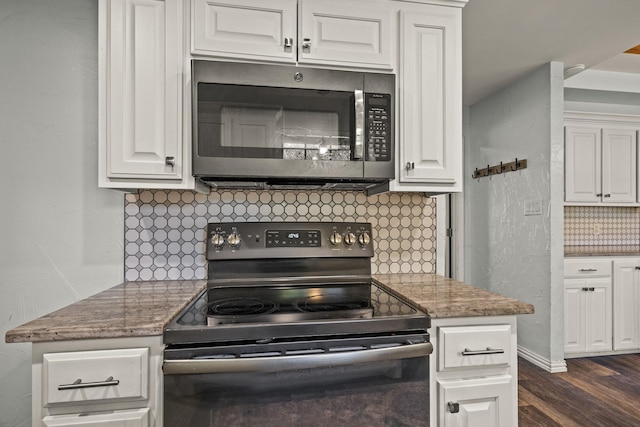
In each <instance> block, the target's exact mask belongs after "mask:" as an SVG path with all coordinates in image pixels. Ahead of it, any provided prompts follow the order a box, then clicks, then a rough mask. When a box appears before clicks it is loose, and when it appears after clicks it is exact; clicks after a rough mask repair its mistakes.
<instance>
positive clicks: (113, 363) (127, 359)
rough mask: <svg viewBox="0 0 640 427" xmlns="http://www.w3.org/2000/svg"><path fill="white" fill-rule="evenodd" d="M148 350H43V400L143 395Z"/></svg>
mask: <svg viewBox="0 0 640 427" xmlns="http://www.w3.org/2000/svg"><path fill="white" fill-rule="evenodd" d="M148 366H149V350H148V349H147V348H128V349H117V350H96V351H74V352H64V353H46V354H44V355H43V362H42V371H43V376H42V378H43V379H42V381H43V391H44V393H43V394H44V396H43V399H44V402H43V403H44V404H45V405H46V406H50V405H55V404H63V403H83V402H87V403H89V402H91V403H100V402H99V401H112V400H123V399H128V400H141V399H146V398H147V396H148V389H149V385H148V383H149V379H148V377H149V372H148V371H149V368H148Z"/></svg>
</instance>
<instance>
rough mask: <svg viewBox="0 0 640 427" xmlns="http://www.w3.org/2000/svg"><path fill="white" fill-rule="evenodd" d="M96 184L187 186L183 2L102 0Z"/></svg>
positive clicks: (134, 186) (131, 186)
mask: <svg viewBox="0 0 640 427" xmlns="http://www.w3.org/2000/svg"><path fill="white" fill-rule="evenodd" d="M99 15H100V24H99V30H100V31H99V51H100V57H99V58H100V59H99V70H100V71H99V81H100V83H99V116H100V130H99V185H100V186H101V187H109V188H140V187H146V188H193V185H194V184H193V178H192V177H191V173H190V171H191V167H190V161H191V159H190V154H189V153H190V147H188V144H184V143H183V141H184V135H183V131H184V127H183V122H182V120H183V85H184V71H183V69H184V55H183V52H184V49H183V41H184V38H183V36H184V34H183V32H184V30H183V29H184V27H183V22H184V14H183V3H182V0H166V1H160V0H111V1H106V0H101V1H100V12H99Z"/></svg>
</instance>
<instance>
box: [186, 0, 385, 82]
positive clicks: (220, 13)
mask: <svg viewBox="0 0 640 427" xmlns="http://www.w3.org/2000/svg"><path fill="white" fill-rule="evenodd" d="M192 25H193V27H192V46H191V52H192V54H193V55H202V56H212V57H221V58H238V59H251V60H257V61H277V62H298V63H300V64H326V65H332V66H336V65H338V66H348V67H366V68H380V69H384V70H391V69H392V68H393V62H392V60H393V55H392V48H393V45H392V43H393V40H394V37H393V34H392V31H394V25H395V23H394V21H393V15H392V9H391V8H390V7H389V6H388V4H387V3H385V2H384V1H370V2H363V1H361V0H342V1H334V0H222V1H215V2H214V1H211V0H194V1H193V9H192Z"/></svg>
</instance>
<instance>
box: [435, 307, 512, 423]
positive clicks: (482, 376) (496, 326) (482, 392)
mask: <svg viewBox="0 0 640 427" xmlns="http://www.w3.org/2000/svg"><path fill="white" fill-rule="evenodd" d="M516 336H517V332H516V318H515V316H499V317H477V318H476V317H474V318H449V319H432V329H431V342H432V343H433V346H434V349H436V351H435V352H434V353H433V354H432V355H431V363H430V379H431V390H432V391H431V397H430V398H431V402H430V404H431V425H437V426H446V427H454V426H455V427H464V426H480V425H481V426H483V427H485V426H486V427H498V426H514V427H515V426H517V425H518V409H517V403H518V397H517V396H518V390H517V378H518V365H517V344H516V342H517V338H516Z"/></svg>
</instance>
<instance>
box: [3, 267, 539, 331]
mask: <svg viewBox="0 0 640 427" xmlns="http://www.w3.org/2000/svg"><path fill="white" fill-rule="evenodd" d="M374 278H375V279H376V280H377V281H378V282H380V283H381V284H382V285H383V286H384V287H385V288H387V289H389V290H390V291H391V292H392V293H395V294H396V295H398V296H400V297H402V298H404V299H407V300H409V301H411V302H413V303H414V304H416V305H417V306H419V307H420V308H422V309H423V310H425V311H426V312H427V313H428V314H429V315H430V316H431V317H432V318H444V317H472V316H500V315H513V314H529V313H533V306H532V305H531V304H527V303H524V302H521V301H518V300H514V299H512V298H507V297H504V296H502V295H498V294H495V293H492V292H488V291H486V290H483V289H480V288H476V287H474V286H471V285H467V284H465V283H461V282H458V281H456V280H452V279H447V278H445V277H442V276H438V275H436V274H382V275H374ZM205 287H206V281H204V280H176V281H156V282H126V283H122V284H120V285H117V286H115V287H113V288H111V289H108V290H106V291H103V292H100V293H98V294H96V295H94V296H92V297H89V298H86V299H84V300H81V301H78V302H76V303H74V304H71V305H69V306H67V307H64V308H62V309H60V310H58V311H55V312H53V313H51V314H47V315H45V316H42V317H40V318H38V319H35V320H33V321H31V322H28V323H25V324H24V325H21V326H18V327H16V328H14V329H12V330H10V331H8V332H7V334H6V336H5V341H6V342H8V343H14V342H43V341H64V340H78V339H95V338H123V337H133V336H151V335H162V334H163V331H164V328H165V326H166V325H167V324H168V323H169V321H171V319H173V317H175V316H176V315H177V314H178V313H179V312H180V310H182V309H183V308H184V307H186V306H187V304H188V303H189V302H190V301H191V300H192V299H193V298H195V297H196V296H197V295H198V294H199V293H200V292H201V291H202V290H204V289H205Z"/></svg>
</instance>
